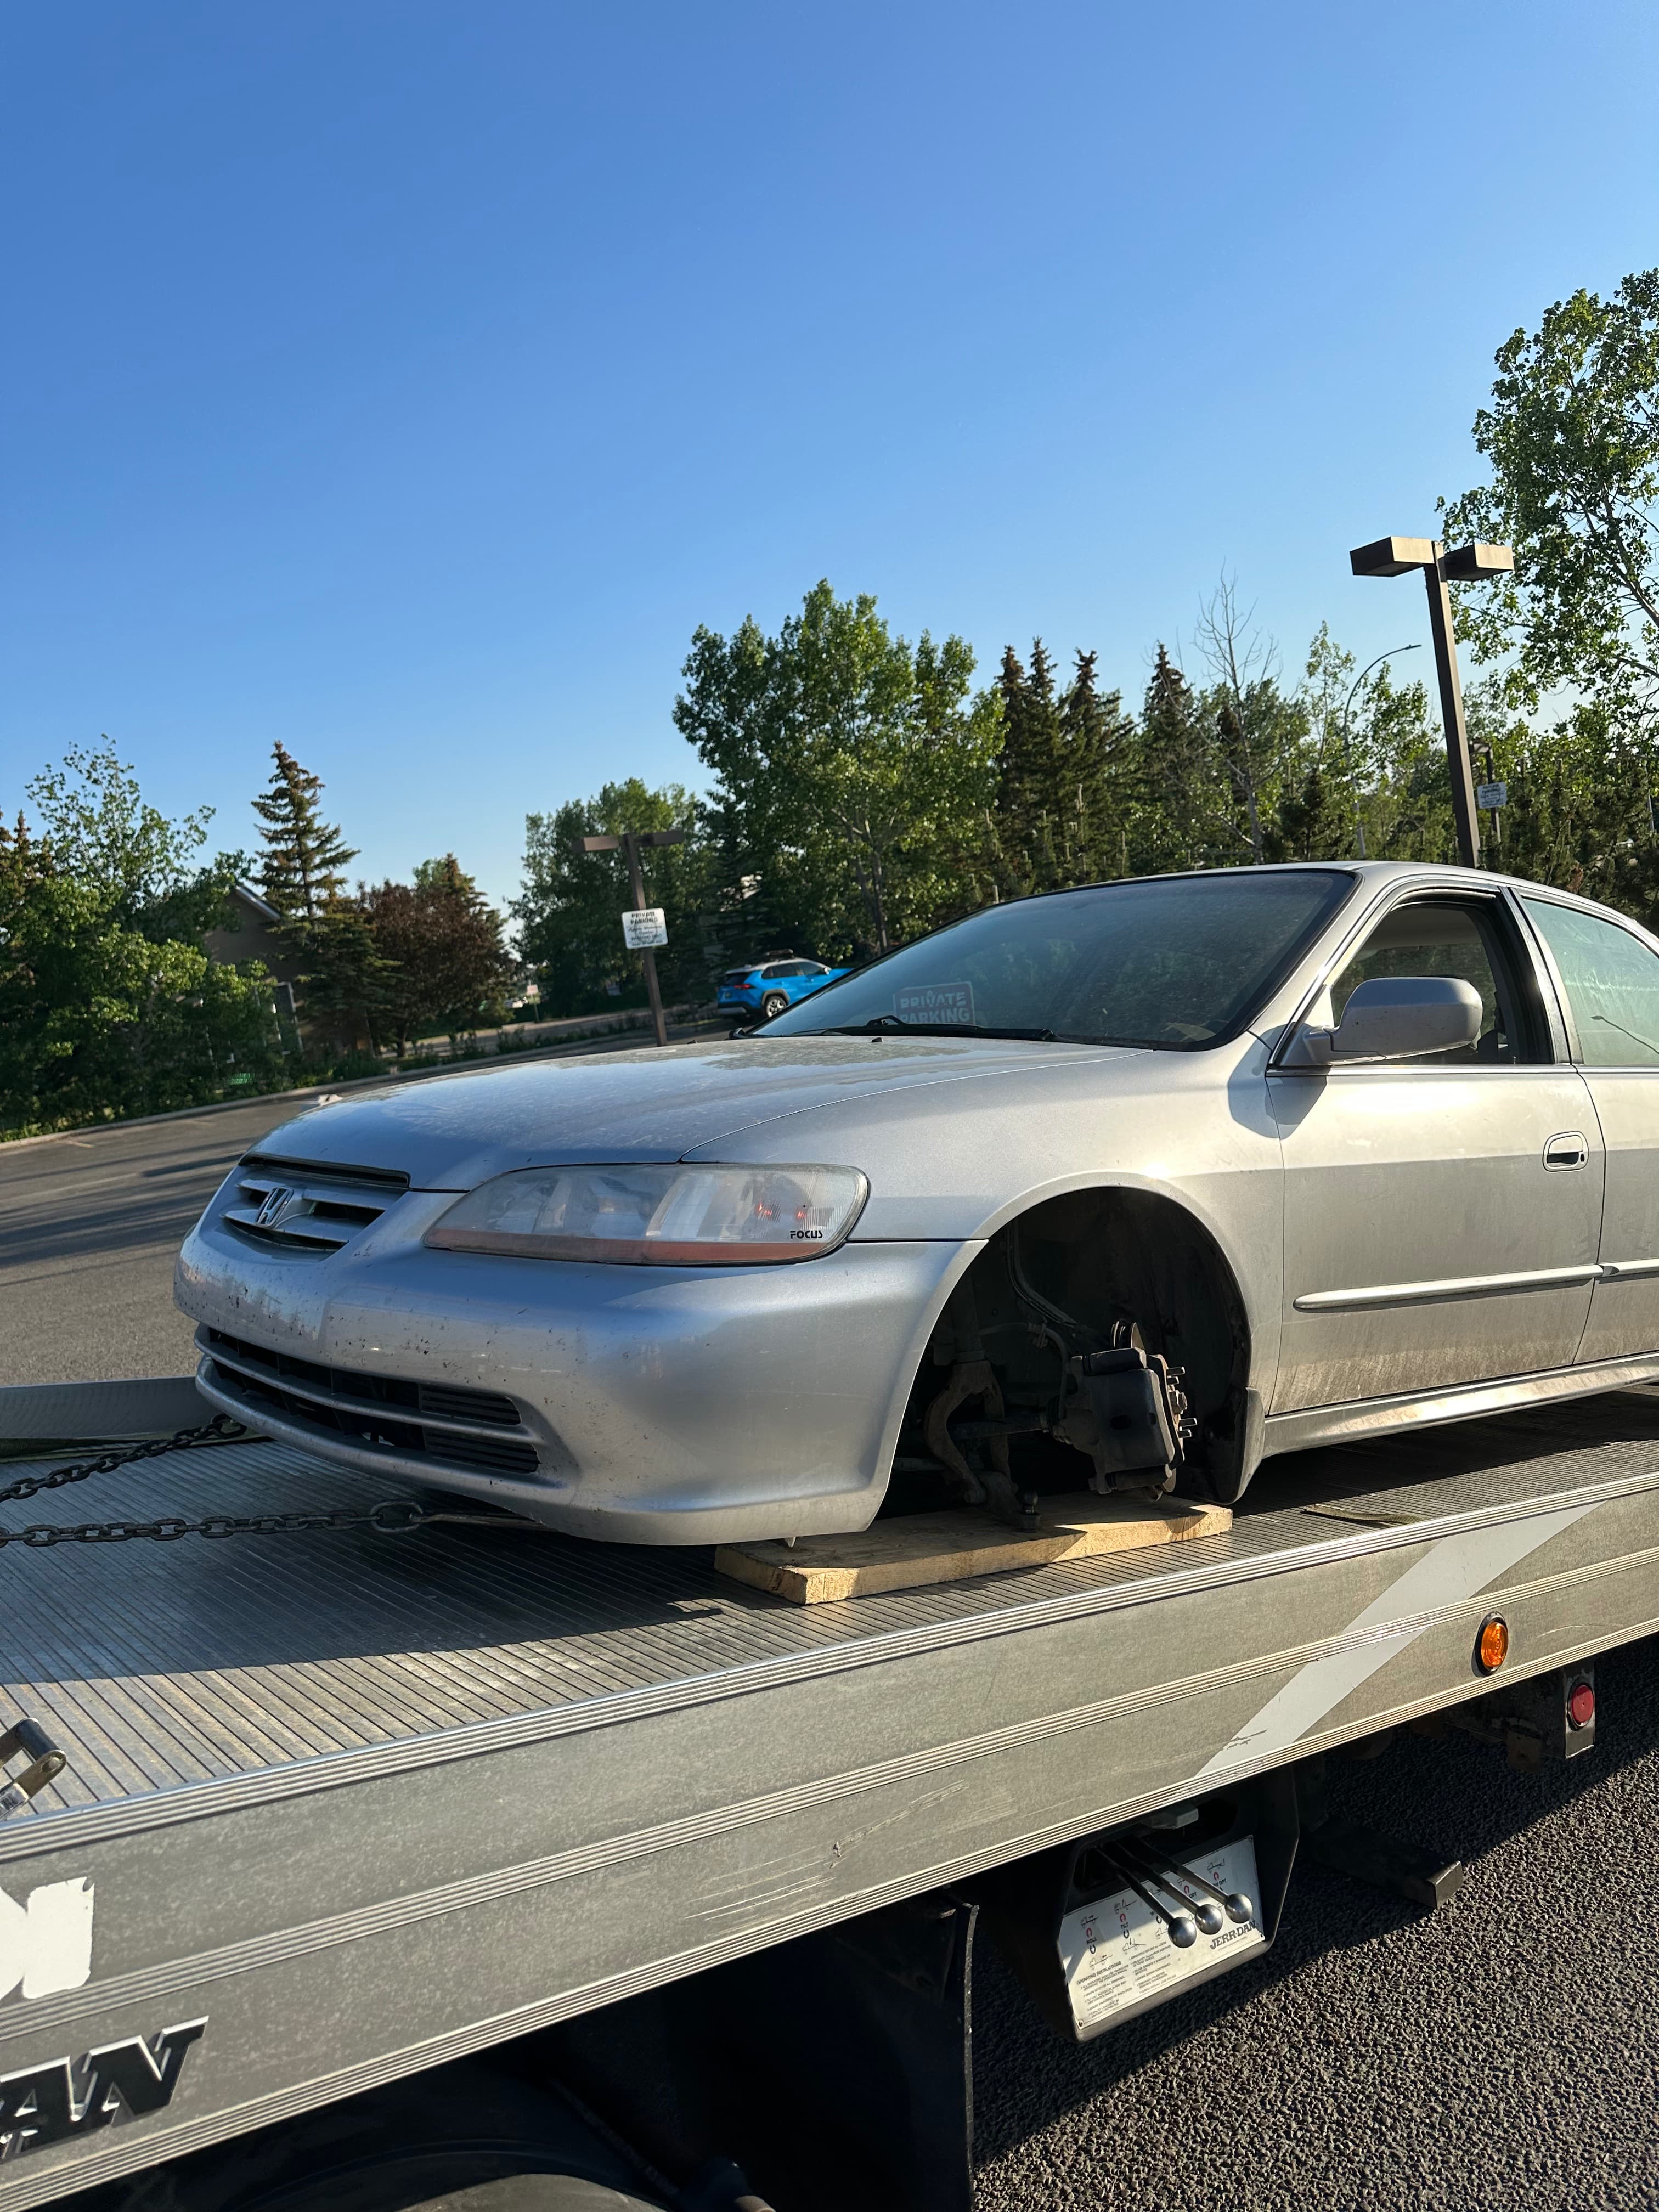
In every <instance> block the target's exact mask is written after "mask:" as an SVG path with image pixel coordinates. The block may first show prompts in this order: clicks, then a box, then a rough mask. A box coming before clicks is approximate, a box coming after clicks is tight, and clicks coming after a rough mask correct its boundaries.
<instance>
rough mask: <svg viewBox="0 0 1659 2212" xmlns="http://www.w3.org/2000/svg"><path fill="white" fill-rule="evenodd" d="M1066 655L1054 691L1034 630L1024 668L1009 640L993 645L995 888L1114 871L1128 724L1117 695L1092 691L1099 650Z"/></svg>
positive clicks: (1012, 891)
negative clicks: (1072, 662) (1068, 664)
mask: <svg viewBox="0 0 1659 2212" xmlns="http://www.w3.org/2000/svg"><path fill="white" fill-rule="evenodd" d="M1076 658H1077V665H1076V669H1075V671H1074V673H1073V678H1072V681H1071V683H1070V684H1068V685H1067V687H1066V690H1065V692H1064V693H1063V695H1061V696H1060V697H1058V698H1056V696H1055V695H1054V672H1053V665H1052V664H1051V662H1050V661H1049V659H1048V653H1047V652H1046V650H1045V649H1044V647H1043V643H1042V639H1041V638H1036V639H1034V640H1033V641H1032V645H1031V658H1030V667H1029V669H1028V668H1027V667H1026V666H1024V665H1022V663H1021V661H1020V659H1019V657H1018V654H1017V653H1015V651H1014V649H1013V647H1012V646H1009V647H1006V648H1005V650H1004V653H1003V656H1002V671H1001V674H1000V678H999V680H998V692H999V696H1000V704H1001V710H1002V713H1001V721H1002V744H1001V749H1000V753H999V755H998V757H997V787H996V812H995V817H994V825H993V828H994V851H995V869H994V872H995V880H996V887H997V890H998V892H999V894H1000V896H1004V897H1019V896H1024V894H1025V893H1027V892H1030V891H1043V890H1056V889H1058V888H1059V887H1060V886H1061V885H1063V884H1077V883H1088V882H1091V881H1092V880H1095V879H1097V878H1100V877H1102V876H1110V875H1115V874H1118V873H1120V872H1121V830H1122V828H1123V814H1124V808H1125V805H1126V801H1127V795H1128V794H1127V785H1126V781H1125V772H1126V769H1127V768H1128V765H1129V762H1130V757H1131V749H1130V740H1131V738H1132V737H1133V723H1132V722H1131V721H1130V720H1129V719H1128V717H1127V716H1126V715H1125V714H1124V712H1123V702H1122V699H1121V696H1120V695H1119V694H1118V693H1117V692H1115V691H1112V692H1107V693H1104V694H1103V693H1102V691H1101V690H1100V688H1099V685H1098V683H1097V678H1096V668H1097V662H1098V658H1099V656H1098V655H1097V654H1096V653H1081V652H1080V653H1078V655H1077V657H1076Z"/></svg>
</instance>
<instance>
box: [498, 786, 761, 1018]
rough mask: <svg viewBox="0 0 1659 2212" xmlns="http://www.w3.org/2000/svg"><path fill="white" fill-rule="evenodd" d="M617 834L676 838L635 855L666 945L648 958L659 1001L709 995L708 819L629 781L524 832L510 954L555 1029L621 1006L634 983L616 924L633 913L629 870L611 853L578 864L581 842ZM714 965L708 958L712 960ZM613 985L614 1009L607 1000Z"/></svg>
mask: <svg viewBox="0 0 1659 2212" xmlns="http://www.w3.org/2000/svg"><path fill="white" fill-rule="evenodd" d="M624 829H637V830H653V829H685V830H687V831H689V833H690V835H689V836H688V837H687V840H686V842H684V844H681V845H656V846H647V847H646V848H644V849H643V850H642V851H641V854H640V863H641V872H642V873H643V875H644V878H645V896H646V903H647V905H648V906H659V907H661V908H662V909H663V912H664V915H665V919H666V921H667V925H668V943H667V945H666V946H665V948H664V949H663V950H662V951H659V953H658V955H657V974H658V977H659V981H660V983H661V986H662V990H663V995H664V997H665V999H666V1000H668V1001H669V1002H670V1003H672V1002H673V1001H675V1000H682V999H686V998H696V999H702V998H705V997H707V996H708V995H709V993H710V981H711V978H710V973H709V968H710V956H709V952H708V946H707V943H706V939H707V933H706V931H705V930H704V929H703V928H702V927H701V924H700V915H701V914H702V908H703V906H704V904H705V898H706V892H705V884H706V882H707V878H708V854H709V843H708V817H707V811H706V810H705V809H704V807H703V806H702V804H701V802H700V801H699V800H697V799H693V798H692V797H691V795H690V793H689V792H687V791H685V790H684V788H683V787H681V786H680V785H679V784H677V783H670V784H665V785H664V786H663V787H661V788H660V789H659V790H655V791H653V790H652V789H650V788H649V787H648V786H647V785H646V784H644V783H642V782H641V781H640V779H639V778H638V777H637V776H630V777H629V779H628V781H626V782H625V783H607V784H606V785H605V786H604V787H603V788H602V789H601V790H600V791H599V794H598V796H597V797H596V798H593V799H568V800H567V801H566V802H565V804H564V805H562V806H561V807H559V808H557V809H556V811H554V812H553V813H551V814H532V815H530V816H528V817H526V822H525V855H524V874H525V881H524V889H523V890H522V891H521V892H520V895H519V896H518V897H517V898H516V899H514V900H513V903H512V913H513V918H514V920H515V921H517V922H518V924H519V944H520V951H521V952H522V954H523V956H524V958H525V960H526V963H528V964H529V965H530V966H531V967H532V968H534V969H537V970H538V974H539V975H540V978H541V986H542V998H541V1011H542V1012H543V1013H544V1015H546V1016H548V1017H549V1018H553V1019H556V1018H560V1017H562V1016H565V1015H568V1014H583V1013H592V1012H596V1011H598V1010H599V1009H600V1008H602V1007H604V1006H606V1005H607V1004H610V1005H615V1004H617V1003H623V1004H628V1003H630V1002H633V1001H634V1000H635V989H634V987H635V985H637V984H638V981H639V977H640V974H641V962H640V956H639V954H638V953H636V952H629V951H628V950H627V948H626V947H625V946H624V945H623V933H622V917H623V914H624V913H625V912H626V911H628V910H629V908H632V906H633V903H634V896H633V892H632V890H630V888H629V880H628V863H627V860H626V858H625V857H624V855H623V853H622V852H621V851H620V850H617V851H615V852H610V853H589V854H579V853H578V852H577V850H576V841H577V839H578V838H580V837H595V836H620V835H621V834H622V832H623V830H624ZM716 957H717V956H716ZM609 983H616V984H617V985H618V986H619V988H620V1000H617V999H608V998H607V994H606V988H605V987H606V985H607V984H609Z"/></svg>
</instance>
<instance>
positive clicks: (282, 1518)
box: [0, 1498, 519, 1552]
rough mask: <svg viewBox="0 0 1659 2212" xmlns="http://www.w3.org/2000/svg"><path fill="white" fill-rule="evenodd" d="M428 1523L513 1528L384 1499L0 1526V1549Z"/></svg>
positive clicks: (394, 1530)
mask: <svg viewBox="0 0 1659 2212" xmlns="http://www.w3.org/2000/svg"><path fill="white" fill-rule="evenodd" d="M431 1521H464V1522H468V1523H471V1524H476V1525H478V1526H482V1527H489V1528H512V1527H513V1526H515V1525H519V1524H515V1523H514V1522H513V1520H512V1519H510V1518H509V1516H507V1515H505V1514H494V1513H429V1512H428V1510H427V1509H426V1507H425V1506H424V1505H417V1504H416V1502H415V1500H414V1499H413V1498H382V1499H381V1501H380V1504H378V1505H371V1506H370V1507H369V1509H368V1512H367V1513H349V1512H346V1511H344V1510H339V1511H335V1512H317V1513H210V1514H208V1515H206V1516H204V1518H203V1519H202V1520H200V1521H186V1520H185V1519H183V1518H182V1517H181V1516H179V1515H177V1514H168V1515H166V1516H164V1517H163V1518H162V1519H161V1520H159V1521H82V1522H64V1523H58V1522H49V1521H38V1522H35V1523H34V1524H33V1527H31V1528H0V1551H3V1549H4V1548H5V1547H6V1546H7V1545H8V1544H22V1545H24V1546H26V1547H27V1549H28V1550H30V1551H32V1552H46V1551H50V1549H51V1548H52V1546H53V1545H54V1544H130V1543H132V1542H134V1541H140V1540H143V1541H149V1542H150V1543H154V1544H173V1543H176V1542H177V1541H178V1540H179V1537H180V1536H206V1537H209V1538H210V1539H212V1538H218V1537H221V1536H295V1535H301V1534H306V1533H307V1532H308V1531H310V1530H312V1529H315V1528H373V1529H374V1532H375V1533H376V1534H377V1535H381V1536H403V1535H406V1534H409V1532H410V1530H411V1529H414V1528H424V1527H425V1526H426V1525H427V1523H428V1522H431Z"/></svg>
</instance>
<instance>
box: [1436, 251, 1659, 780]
mask: <svg viewBox="0 0 1659 2212" xmlns="http://www.w3.org/2000/svg"><path fill="white" fill-rule="evenodd" d="M1496 358H1497V365H1498V377H1497V380H1496V381H1495V383H1494V384H1493V386H1492V404H1491V405H1490V406H1489V407H1483V408H1482V409H1481V410H1480V413H1479V414H1478V415H1477V416H1475V421H1474V442H1475V444H1476V446H1477V447H1478V448H1479V449H1480V452H1481V453H1483V454H1485V455H1486V459H1487V460H1488V461H1489V462H1490V463H1491V465H1492V481H1491V483H1488V484H1486V485H1483V486H1481V487H1480V488H1479V489H1476V490H1474V491H1469V492H1465V493H1464V495H1463V496H1462V498H1461V499H1458V500H1455V501H1452V502H1451V503H1450V505H1449V507H1446V509H1445V513H1446V525H1445V526H1446V529H1447V531H1448V532H1449V534H1450V535H1451V537H1453V538H1470V537H1473V538H1486V539H1488V540H1497V541H1500V542H1507V543H1509V544H1512V545H1513V546H1514V548H1515V559H1516V566H1515V573H1514V574H1513V575H1512V576H1509V577H1505V578H1504V579H1502V580H1499V581H1498V582H1495V583H1492V584H1489V585H1485V586H1478V587H1470V588H1466V589H1465V590H1464V591H1463V592H1461V593H1460V595H1459V596H1460V606H1459V611H1458V622H1459V627H1460V630H1461V631H1462V635H1463V636H1464V637H1465V638H1466V639H1467V641H1468V643H1469V644H1470V646H1471V647H1473V649H1474V653H1475V654H1476V655H1477V657H1479V658H1480V659H1486V660H1489V661H1496V660H1499V659H1504V657H1505V656H1511V657H1510V658H1509V659H1508V660H1507V665H1506V669H1505V684H1506V690H1507V694H1508V696H1509V699H1510V702H1511V703H1512V704H1515V705H1521V706H1527V707H1530V708H1536V707H1537V706H1538V704H1539V702H1540V700H1541V696H1543V694H1544V693H1545V692H1546V691H1547V690H1549V689H1551V688H1552V687H1553V686H1556V685H1563V684H1565V685H1569V686H1571V688H1572V689H1573V690H1575V691H1577V693H1579V694H1580V695H1581V696H1583V698H1584V699H1586V700H1587V701H1589V702H1593V703H1594V705H1595V708H1596V709H1597V711H1598V712H1599V714H1601V716H1602V718H1603V726H1606V727H1607V729H1608V730H1609V731H1612V730H1613V729H1615V728H1616V729H1619V730H1620V731H1622V732H1625V733H1626V736H1645V737H1646V738H1650V739H1651V738H1652V736H1653V734H1654V722H1655V717H1656V714H1659V269H1649V270H1644V271H1642V272H1640V273H1638V274H1636V275H1632V276H1626V278H1625V279H1624V280H1623V282H1622V283H1620V286H1619V289H1618V290H1617V291H1616V292H1615V293H1614V295H1613V298H1612V299H1610V300H1603V299H1601V298H1600V297H1599V296H1598V295H1596V294H1595V293H1594V292H1589V291H1583V290H1581V291H1577V292H1575V293H1574V294H1573V295H1572V296H1571V299H1568V300H1565V301H1556V303H1555V304H1554V306H1553V307H1550V308H1549V309H1548V310H1547V313H1545V315H1544V318H1543V320H1542V321H1541V324H1540V325H1539V327H1538V329H1537V331H1534V332H1532V333H1530V334H1529V333H1528V331H1525V330H1517V331H1515V333H1514V334H1513V336H1512V337H1510V338H1509V339H1507V340H1506V341H1505V343H1504V344H1503V345H1502V346H1500V347H1499V349H1498V354H1497V357H1496Z"/></svg>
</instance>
